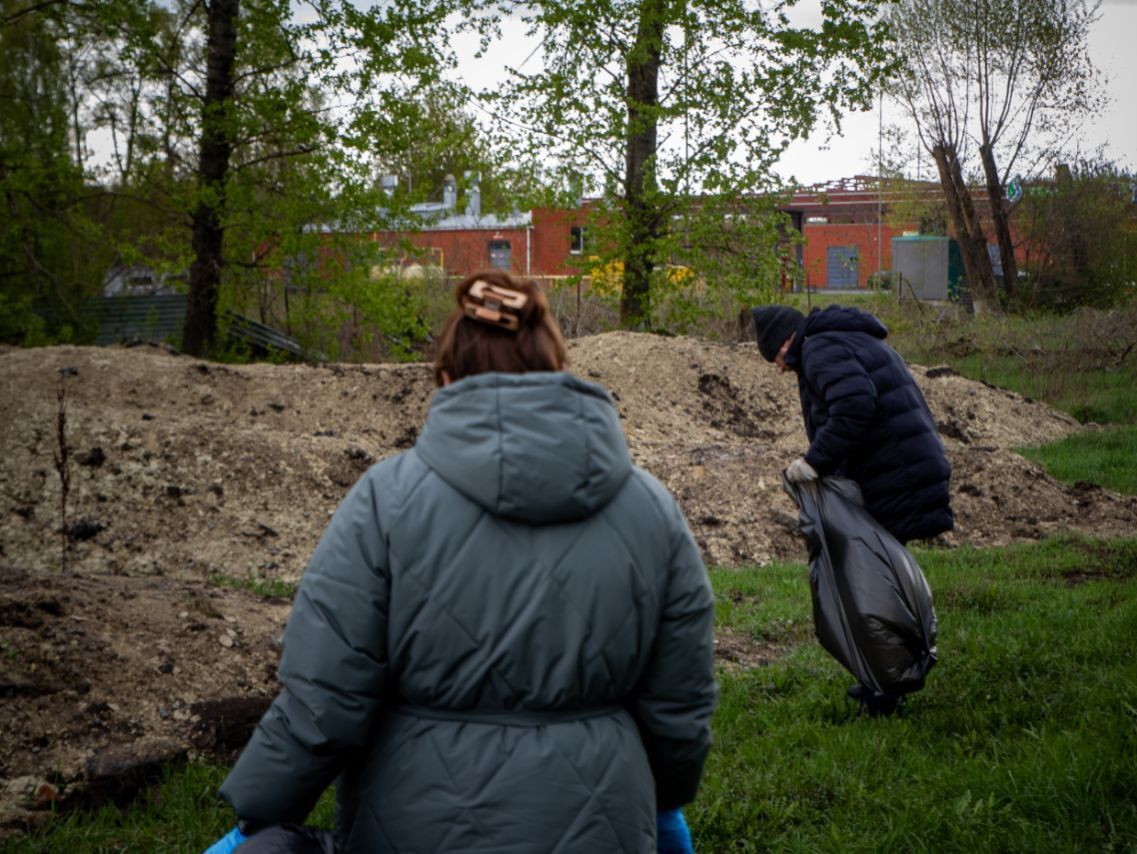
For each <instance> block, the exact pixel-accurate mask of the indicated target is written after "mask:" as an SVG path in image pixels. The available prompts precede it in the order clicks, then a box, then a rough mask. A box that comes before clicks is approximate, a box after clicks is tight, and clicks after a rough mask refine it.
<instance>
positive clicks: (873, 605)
mask: <svg viewBox="0 0 1137 854" xmlns="http://www.w3.org/2000/svg"><path fill="white" fill-rule="evenodd" d="M782 484H783V486H784V487H785V490H786V492H788V493H789V494H790V496H791V497H792V498H793V499H794V501H795V502H797V505H798V507H799V509H800V513H799V516H798V525H799V528H800V530H801V533H802V534H803V535H804V536H805V539H806V541H807V542H808V544H809V586H810V589H811V591H812V594H813V622H814V626H815V628H816V630H817V639H818V640H819V641H820V642H821V646H822V647H824V649H825V650H826V651H827V652H829V654H830V655H832V656H833V657H834V658H836V659H837V660H838V661H839V662H841V663H842V664H843V665H845V667H847V668H848V669H849V671H850V672H851V673H852V674H853V675H854V676H856V677H857V679H859V680H860V681H861V683H862V684H864V685H867V686H868V687H870V688H872V689H873V690H874V691H877V692H882V691H888V692H891V693H894V694H904V693H908V692H911V691H918V690H919V689H920V688H922V687H924V678H925V677H926V676H927V675H928V671H929V670H931V669H932V665H934V664H935V663H936V613H935V610H934V609H933V608H932V591H931V588H930V587H928V582H927V580H926V579H925V578H924V573H923V572H922V571H921V570H920V566H919V564H917V563H916V559H915V558H914V557H913V556H912V553H911V552H909V551H908V549H906V548H905V547H904V546H902V545H901V544H900V543H899V542H898V541H897V540H896V538H895V537H893V536H892V535H891V534H889V533H888V531H887V530H885V529H884V528H883V527H881V525H880V524H879V523H878V522H877V521H876V520H875V519H873V517H872V516H870V515H869V513H868V511H867V510H865V508H864V503H863V500H862V498H861V490H860V487H858V486H857V484H856V483H854V482H853V481H851V480H847V479H845V478H838V477H825V478H821V479H820V480H814V481H810V482H808V483H791V482H789V481H787V480H786V479H785V478H784V477H783V478H782Z"/></svg>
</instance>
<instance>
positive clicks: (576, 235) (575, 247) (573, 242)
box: [569, 225, 584, 255]
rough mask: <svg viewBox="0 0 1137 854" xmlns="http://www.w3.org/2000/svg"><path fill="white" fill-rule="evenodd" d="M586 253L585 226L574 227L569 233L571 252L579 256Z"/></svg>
mask: <svg viewBox="0 0 1137 854" xmlns="http://www.w3.org/2000/svg"><path fill="white" fill-rule="evenodd" d="M583 251H584V226H583V225H574V226H573V227H572V229H570V231H569V252H571V253H572V254H573V255H579V254H580V253H581V252H583Z"/></svg>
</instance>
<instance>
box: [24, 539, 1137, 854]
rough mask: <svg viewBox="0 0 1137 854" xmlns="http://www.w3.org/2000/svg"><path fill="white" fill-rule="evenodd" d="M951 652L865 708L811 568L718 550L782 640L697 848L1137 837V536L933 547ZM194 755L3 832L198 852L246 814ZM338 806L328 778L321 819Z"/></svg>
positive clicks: (725, 679)
mask: <svg viewBox="0 0 1137 854" xmlns="http://www.w3.org/2000/svg"><path fill="white" fill-rule="evenodd" d="M916 555H917V558H918V559H919V561H920V563H921V566H922V567H923V568H924V571H925V573H926V574H927V576H928V579H929V582H930V583H931V586H932V589H933V590H934V592H935V596H936V611H937V616H938V619H939V637H938V651H939V663H938V664H937V665H936V667H935V668H934V669H933V670H932V672H931V675H930V676H929V679H928V684H927V686H926V687H925V689H924V690H923V691H921V692H919V693H917V694H914V695H912V696H911V697H910V698H909V699H908V701H907V704H906V706H905V709H904V713H903V715H902V716H901V717H897V718H891V719H885V720H874V719H869V718H864V717H859V716H857V715H856V710H855V708H854V707H853V704H852V703H849V702H847V701H846V700H845V699H844V692H845V689H846V688H847V687H848V686H849V685H850V684H851V683H852V682H853V678H852V677H851V676H850V675H849V674H848V673H847V672H846V671H845V670H844V669H843V668H842V667H841V666H840V665H839V664H837V662H836V661H835V660H833V659H832V658H831V657H830V656H829V655H828V654H826V653H825V652H824V651H822V650H821V648H820V647H819V646H818V644H817V641H816V639H815V638H814V635H813V629H812V618H811V607H810V599H809V586H808V581H807V569H806V566H805V565H804V564H800V563H782V564H775V565H771V566H766V567H761V568H753V569H745V570H713V571H712V573H711V580H712V583H713V585H714V588H715V595H716V602H717V605H716V618H717V620H718V622H719V625H720V626H722V627H725V628H728V629H729V630H730V631H731V632H732V633H733V635H734V636H735V637H736V638H738V637H742V638H750V639H751V640H753V641H754V642H755V643H756V644H761V645H763V646H766V645H772V646H774V647H775V648H776V649H777V650H779V652H780V657H777V658H776V659H775V660H774V662H773V663H771V664H768V665H764V666H761V667H757V668H755V669H752V670H747V671H733V670H732V671H730V672H728V671H721V672H720V679H721V682H722V689H723V690H722V701H721V705H720V708H719V710H718V712H717V713H716V714H715V717H714V721H713V727H714V732H715V747H714V749H713V751H712V754H711V758H710V761H709V763H708V767H707V774H706V777H705V779H704V783H703V787H702V790H701V792H700V795H699V797H698V799H697V800H696V802H695V803H694V804H692V805H691V806H690V807H689V808H688V810H687V813H688V819H689V821H690V823H691V826H692V829H693V832H694V835H695V838H696V842H697V845H698V850H699V851H701V852H724V851H802V852H806V851H809V852H813V851H833V852H846V851H882V852H884V851H934V852H940V851H966V852H986V851H1032V852H1034V851H1055V852H1065V851H1091V850H1101V851H1106V850H1113V851H1137V801H1135V800H1134V797H1133V793H1134V792H1137V656H1134V655H1133V651H1132V643H1133V639H1134V638H1137V540H1122V541H1096V540H1089V539H1083V538H1078V537H1065V538H1054V539H1049V540H1046V541H1043V542H1041V543H1037V544H1030V545H1019V546H1012V547H1008V548H1003V549H985V550H976V549H971V548H959V549H954V550H920V551H917V553H916ZM224 774H225V770H224V769H222V768H218V767H213V766H207V765H200V764H193V765H189V766H187V767H183V768H179V769H171V771H170V773H169V775H168V777H167V779H166V780H165V781H164V782H163V783H161V784H160V785H158V786H156V787H155V788H154V789H153V790H152V791H151V792H150V793H149V794H148V795H147V796H146V797H144V798H142V799H140V800H139V801H137V802H136V803H135V804H134V805H132V806H131V807H129V808H127V809H125V810H121V811H120V810H118V809H116V808H114V807H106V808H104V809H102V810H100V811H98V812H96V813H87V814H77V815H71V816H65V817H62V818H60V819H59V820H57V821H56V822H54V823H53V824H52V825H51V826H50V827H49V828H48V829H47V830H46V831H43V832H40V833H38V834H36V835H34V836H31V837H26V838H24V839H22V840H16V841H13V842H11V843H9V845H8V846H7V847H5V848H4V851H6V852H8V851H10V852H13V854H16V852H18V854H24V853H25V852H27V854H31V852H54V851H58V852H78V851H82V852H112V851H145V852H149V851H154V852H157V851H185V852H197V851H200V850H202V849H203V848H204V847H205V845H206V844H207V843H209V842H210V841H211V840H213V839H215V838H217V837H218V836H220V835H221V834H222V833H224V832H225V831H226V830H227V829H228V827H229V826H230V823H231V821H232V815H231V814H230V811H229V810H228V808H226V807H225V806H223V805H220V804H218V803H217V801H216V800H215V793H216V790H217V786H218V785H219V784H220V782H221V780H222V779H223V778H224ZM331 822H332V805H331V798H330V795H325V797H324V799H323V800H322V801H321V803H320V805H319V806H318V807H317V809H316V811H315V813H314V814H313V816H312V818H311V823H314V824H318V825H320V826H323V827H328V826H330V825H331Z"/></svg>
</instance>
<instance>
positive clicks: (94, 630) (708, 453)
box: [0, 333, 1137, 835]
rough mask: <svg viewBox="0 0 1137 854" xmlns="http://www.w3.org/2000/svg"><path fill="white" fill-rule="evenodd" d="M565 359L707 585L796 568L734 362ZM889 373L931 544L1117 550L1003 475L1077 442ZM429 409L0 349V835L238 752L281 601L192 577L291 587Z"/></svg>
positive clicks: (1034, 478) (208, 374)
mask: <svg viewBox="0 0 1137 854" xmlns="http://www.w3.org/2000/svg"><path fill="white" fill-rule="evenodd" d="M571 357H572V370H573V371H574V372H575V373H577V374H578V375H580V376H582V377H584V378H585V379H589V380H592V381H594V382H597V383H599V384H601V385H603V386H604V387H605V388H607V389H608V390H609V391H611V392H612V394H613V396H614V397H615V399H616V402H617V406H618V407H619V410H620V414H621V418H622V420H623V424H624V429H625V432H626V434H627V437H628V444H629V446H630V448H631V452H632V456H633V457H634V459H635V460H636V462H638V463H639V464H640V465H642V466H643V467H644V468H646V469H647V470H648V471H650V472H652V473H653V474H654V475H656V476H657V477H658V478H659V479H660V480H661V481H662V482H663V483H664V484H665V485H666V486H667V487H668V488H669V489H670V490H671V491H672V492H673V493H674V494H675V495H676V496H677V498H678V499H679V501H680V502H681V504H682V506H683V508H684V510H685V511H686V513H687V517H688V519H689V520H690V523H691V527H692V530H693V531H694V533H695V536H696V538H697V540H698V542H699V544H700V546H701V547H702V550H703V552H704V555H705V557H706V560H707V562H708V563H709V564H712V565H716V566H722V567H737V566H742V565H753V564H764V563H767V562H770V561H772V560H782V559H790V560H801V559H804V557H805V553H804V546H803V544H802V541H801V540H800V538H799V536H798V535H797V533H796V509H795V507H794V505H793V504H792V502H791V501H790V499H789V497H788V496H787V495H785V494H784V492H783V491H782V489H781V484H780V478H779V473H780V471H781V470H782V468H784V467H785V465H786V464H787V463H788V462H789V461H790V460H791V459H793V457H795V456H796V455H798V454H800V453H801V452H802V451H803V450H804V447H805V435H804V432H803V430H802V426H801V417H800V412H799V407H798V402H797V390H796V385H795V382H794V379H793V377H792V376H791V375H780V374H778V373H777V372H776V371H775V370H774V369H773V368H771V367H770V366H769V365H767V364H766V363H765V362H763V361H761V359H760V358H759V356H758V353H757V349H756V347H755V346H754V345H753V344H737V345H721V344H714V343H710V342H707V341H702V340H698V339H693V338H684V337H679V338H666V337H659V336H649V335H635V334H630V333H607V334H604V335H597V336H590V337H586V338H581V339H577V340H575V341H574V342H572V345H571ZM912 370H913V373H914V374H915V375H916V377H917V380H918V381H919V383H920V385H921V387H922V389H923V390H924V393H925V396H926V397H927V398H928V402H929V404H930V406H931V408H932V410H933V412H934V414H935V416H936V419H937V422H938V423H939V427H940V433H941V435H942V437H943V439H944V443H945V445H946V447H947V449H948V454H949V456H950V458H951V461H952V465H953V467H954V477H953V492H954V502H955V510H956V518H957V528H956V530H955V531H954V532H952V533H950V534H948V535H945V536H943V537H941V538H939V540H938V541H937V544H938V545H941V546H943V547H947V548H950V547H954V546H957V545H960V544H971V545H976V546H991V545H1003V544H1007V543H1011V542H1017V541H1024V540H1034V539H1038V538H1040V537H1043V536H1046V535H1048V534H1051V533H1055V532H1058V531H1064V530H1066V531H1078V532H1083V533H1086V534H1091V535H1094V536H1103V537H1111V536H1123V535H1130V534H1132V532H1133V531H1134V530H1137V499H1135V498H1133V497H1125V496H1120V495H1117V494H1115V493H1111V492H1108V491H1105V490H1103V489H1100V488H1098V487H1096V486H1093V485H1089V484H1079V485H1076V486H1073V487H1071V486H1066V485H1064V484H1062V483H1059V482H1057V481H1055V480H1054V479H1053V478H1051V477H1049V476H1048V475H1047V474H1046V473H1045V472H1044V471H1043V470H1042V469H1040V468H1039V467H1037V466H1035V465H1034V464H1033V463H1030V462H1028V461H1026V460H1025V459H1023V458H1022V457H1020V456H1018V455H1017V454H1016V453H1014V451H1013V449H1014V448H1016V447H1021V446H1024V445H1033V444H1040V443H1044V442H1049V441H1052V440H1055V439H1058V438H1060V437H1062V436H1065V435H1068V434H1070V433H1073V432H1076V431H1078V430H1083V429H1088V428H1084V427H1081V426H1080V425H1078V424H1077V422H1075V421H1074V420H1073V419H1071V418H1069V417H1068V416H1066V415H1064V414H1062V413H1059V412H1056V411H1054V410H1052V409H1050V408H1048V407H1046V406H1044V405H1042V404H1039V403H1037V402H1032V401H1030V400H1027V399H1025V398H1023V397H1022V396H1020V395H1018V394H1014V393H1011V392H1007V391H1004V390H1001V389H996V388H992V387H989V386H985V385H983V384H980V383H976V382H972V381H970V380H967V379H964V378H962V377H960V376H958V375H955V374H953V373H952V372H951V371H950V370H948V369H946V368H942V367H940V368H931V369H926V368H924V367H921V366H913V367H912ZM61 384H62V386H63V388H64V390H65V400H64V411H65V416H66V418H65V425H64V435H65V437H66V445H67V448H68V460H67V463H66V471H67V472H68V473H69V478H70V481H69V492H68V500H67V518H66V523H67V524H66V528H63V529H61V501H60V498H61V478H60V474H59V469H60V466H59V464H58V462H57V461H58V458H59V455H60V443H59V439H58V436H59V429H58V427H59V412H60V402H59V397H58V394H59V388H60V386H61ZM432 392H433V384H432V380H431V372H430V368H429V367H428V366H427V365H423V364H414V365H337V364H327V365H318V366H310V365H267V364H261V365H248V366H225V365H218V364H213V363H206V362H202V361H199V360H196V359H191V358H188V357H185V356H179V355H176V354H174V353H171V352H167V351H166V350H164V349H162V348H160V347H153V346H148V345H143V346H138V347H133V348H127V347H112V348H102V349H95V348H77V347H55V348H48V349H39V350H20V349H7V350H2V351H0V405H2V406H3V418H2V420H0V449H2V450H3V453H2V454H0V703H2V708H3V712H2V714H0V835H2V834H3V832H4V831H3V828H6V829H8V830H9V831H11V830H15V829H18V828H22V827H27V826H29V825H33V824H36V823H38V822H40V821H43V820H45V819H46V817H47V816H49V815H50V814H51V810H50V807H52V806H53V805H54V806H55V807H56V808H67V807H70V806H76V805H88V804H95V803H99V802H102V801H105V800H107V799H117V800H121V799H124V798H128V797H129V796H130V794H131V793H132V792H134V791H136V790H137V788H138V787H139V786H140V785H143V784H145V782H146V781H148V780H150V779H152V778H153V776H154V775H155V774H156V773H157V772H158V770H159V769H160V768H161V765H162V763H163V762H166V761H169V760H171V759H177V758H179V757H183V756H187V755H209V756H215V757H222V758H227V757H230V756H232V755H233V753H234V751H236V750H239V749H240V746H241V745H242V744H243V743H244V740H245V738H247V735H248V733H249V731H250V729H251V726H252V725H253V723H255V721H256V720H257V718H258V717H259V715H260V713H261V712H262V711H263V709H264V708H265V706H266V704H267V703H268V702H269V700H270V699H271V698H272V696H273V695H274V693H275V692H276V690H277V685H276V682H275V677H274V672H275V667H276V662H277V658H278V655H279V639H280V633H281V631H282V628H283V626H284V623H285V621H286V619H287V617H288V612H289V607H290V602H289V600H288V599H287V598H285V597H281V598H266V597H263V596H258V595H255V594H253V593H251V592H249V591H247V590H244V589H236V588H232V587H229V586H220V585H219V584H218V578H219V577H228V578H229V579H232V580H235V581H243V580H253V579H255V580H257V581H261V582H265V581H284V582H291V581H295V580H296V579H298V578H299V576H300V574H301V573H302V571H303V568H304V565H305V562H306V560H307V558H308V556H309V554H310V553H311V551H312V550H313V548H314V547H315V544H316V541H317V539H318V538H319V536H320V534H321V532H322V531H323V528H324V526H325V525H326V523H327V520H328V517H329V516H330V515H331V513H332V512H333V511H334V510H335V508H336V506H337V505H338V503H339V501H340V500H341V499H342V497H343V495H344V494H345V492H346V491H347V489H348V488H349V487H350V486H351V485H352V483H354V481H355V480H356V478H357V477H358V476H359V475H360V473H361V472H363V471H364V470H365V469H366V468H367V467H368V466H369V465H371V464H372V463H374V462H375V461H377V460H379V459H382V458H383V457H386V456H388V455H390V454H394V453H397V452H399V451H401V450H404V449H406V448H408V447H410V446H411V445H412V444H413V443H414V441H415V437H416V436H417V433H418V429H419V427H420V426H421V424H422V422H423V419H424V417H425V414H426V410H427V407H428V405H429V401H430V396H431V394H432ZM61 530H62V532H61ZM64 564H66V565H64ZM718 651H719V656H720V660H721V661H722V663H723V665H724V666H726V667H731V668H735V667H753V666H759V665H761V664H762V663H763V662H765V661H768V660H769V659H770V658H771V657H773V656H775V655H776V654H777V651H776V650H774V649H767V648H763V647H761V646H758V645H756V644H755V643H753V642H752V641H750V640H749V639H747V638H742V637H737V636H733V635H730V634H728V633H720V637H719V640H718Z"/></svg>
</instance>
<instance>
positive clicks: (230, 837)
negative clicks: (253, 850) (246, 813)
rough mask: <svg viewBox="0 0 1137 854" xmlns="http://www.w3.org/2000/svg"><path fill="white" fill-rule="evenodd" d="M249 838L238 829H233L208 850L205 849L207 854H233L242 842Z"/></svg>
mask: <svg viewBox="0 0 1137 854" xmlns="http://www.w3.org/2000/svg"><path fill="white" fill-rule="evenodd" d="M248 838H249V837H247V836H245V834H243V833H241V831H239V830H238V829H237V828H235V827H234V828H233V829H232V830H230V831H229V832H228V833H226V834H225V835H224V836H222V837H221V838H220V839H218V840H217V841H216V842H214V843H213V844H212V845H210V846H209V847H208V848H206V849H205V854H233V851H234V849H236V847H237V846H238V845H240V844H241V843H242V842H245V841H246V840H247V839H248Z"/></svg>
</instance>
